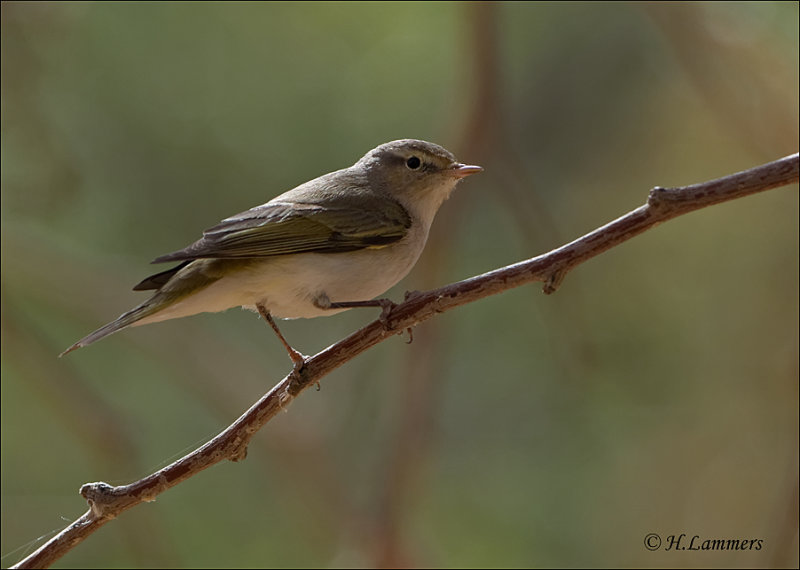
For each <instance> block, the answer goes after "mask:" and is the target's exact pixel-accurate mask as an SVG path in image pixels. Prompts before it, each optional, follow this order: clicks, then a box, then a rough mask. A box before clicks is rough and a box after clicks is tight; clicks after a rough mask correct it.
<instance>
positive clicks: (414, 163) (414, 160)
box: [406, 156, 422, 170]
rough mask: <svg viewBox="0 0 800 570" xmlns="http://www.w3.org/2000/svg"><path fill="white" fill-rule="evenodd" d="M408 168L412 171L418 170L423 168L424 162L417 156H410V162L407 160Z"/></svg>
mask: <svg viewBox="0 0 800 570" xmlns="http://www.w3.org/2000/svg"><path fill="white" fill-rule="evenodd" d="M406 166H408V167H409V168H410V169H411V170H416V169H417V168H419V167H420V166H422V161H421V160H420V159H419V157H417V156H410V157H409V158H408V160H406Z"/></svg>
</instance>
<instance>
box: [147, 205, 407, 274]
mask: <svg viewBox="0 0 800 570" xmlns="http://www.w3.org/2000/svg"><path fill="white" fill-rule="evenodd" d="M284 196H286V197H288V195H284ZM280 198H283V196H282V197H279V198H278V199H276V200H273V201H271V202H268V203H266V204H264V205H262V206H258V207H256V208H252V209H250V210H247V211H246V212H242V213H241V214H237V215H235V216H232V217H230V218H227V219H225V220H223V221H222V222H221V223H220V224H218V225H216V226H214V227H213V228H210V229H208V230H206V231H205V232H203V237H202V238H201V239H199V240H198V241H196V242H195V243H193V244H192V245H190V246H188V247H186V248H185V249H182V250H180V251H176V252H173V253H169V254H167V255H162V256H161V257H158V258H156V259H155V260H154V263H161V262H165V261H181V260H187V259H200V258H243V257H268V256H272V255H284V254H290V253H303V252H317V253H340V252H346V251H354V250H357V249H363V248H367V247H383V246H386V245H389V244H391V243H394V242H395V241H397V240H399V239H401V238H402V237H403V236H404V235H405V234H406V232H407V231H408V228H409V227H410V226H411V218H410V216H409V214H408V212H407V211H406V210H405V208H403V207H402V206H401V205H400V204H399V203H397V202H396V201H394V200H392V199H391V198H388V197H385V196H381V195H370V194H367V193H348V194H347V195H345V196H342V197H334V198H331V197H330V196H327V197H326V200H325V204H324V205H320V204H318V203H304V202H296V201H292V202H288V201H278V200H280Z"/></svg>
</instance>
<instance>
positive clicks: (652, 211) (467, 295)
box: [12, 154, 800, 568]
mask: <svg viewBox="0 0 800 570" xmlns="http://www.w3.org/2000/svg"><path fill="white" fill-rule="evenodd" d="M799 167H800V158H798V154H793V155H791V156H787V157H785V158H782V159H780V160H776V161H774V162H770V163H767V164H764V165H762V166H757V167H755V168H751V169H750V170H745V171H743V172H739V173H736V174H732V175H730V176H725V177H723V178H718V179H716V180H711V181H709V182H703V183H701V184H694V185H691V186H684V187H679V188H660V187H656V188H653V189H652V190H651V191H650V195H649V197H648V199H647V203H646V204H645V205H643V206H641V207H639V208H636V209H635V210H633V211H631V212H629V213H627V214H625V215H624V216H622V217H620V218H618V219H616V220H614V221H613V222H611V223H608V224H606V225H605V226H603V227H601V228H598V229H596V230H594V231H593V232H590V233H588V234H586V235H585V236H583V237H581V238H579V239H576V240H575V241H573V242H571V243H568V244H566V245H564V246H562V247H559V248H558V249H554V250H553V251H550V252H549V253H546V254H543V255H540V256H538V257H534V258H532V259H529V260H526V261H522V262H520V263H516V264H514V265H509V266H507V267H502V268H500V269H496V270H494V271H490V272H488V273H484V274H483V275H478V276H476V277H472V278H470V279H466V280H464V281H459V282H457V283H453V284H451V285H447V286H445V287H442V288H440V289H434V290H432V291H427V292H424V293H420V292H414V293H407V294H406V300H405V301H404V302H403V303H402V304H400V305H397V306H396V307H395V308H394V309H393V310H392V311H391V313H390V314H389V315H388V316H387V317H386V319H385V322H381V320H380V319H379V320H376V321H374V322H372V323H370V324H369V325H367V326H365V327H364V328H362V329H360V330H358V331H356V332H354V333H353V334H351V335H350V336H348V337H346V338H344V339H343V340H341V341H339V342H337V343H336V344H334V345H331V346H329V347H328V348H326V349H325V350H323V351H321V352H319V353H318V354H316V355H314V356H313V357H312V358H310V359H308V361H307V362H306V364H305V366H304V367H303V368H302V369H301V370H300V371H299V372H297V373H295V372H293V373H291V374H289V375H288V376H286V377H285V378H284V379H283V380H281V381H280V382H278V384H276V385H275V386H274V387H273V388H272V390H270V391H269V392H268V393H267V394H265V395H264V396H263V397H262V398H261V399H260V400H259V401H258V402H256V403H255V404H254V405H253V406H252V407H251V408H250V409H249V410H247V411H246V412H245V413H244V414H243V415H242V416H241V417H239V419H237V420H236V421H235V422H233V423H232V424H231V425H230V426H228V427H227V428H226V429H225V430H224V431H223V432H221V433H220V434H219V435H217V436H216V437H215V438H214V439H212V440H211V441H209V442H208V443H206V444H205V445H203V446H202V447H200V448H198V449H196V450H195V451H193V452H191V453H189V454H188V455H186V456H184V457H182V458H181V459H179V460H177V461H175V462H174V463H172V464H171V465H168V466H167V467H164V468H163V469H160V470H159V471H156V472H155V473H153V474H151V475H148V476H147V477H144V478H143V479H140V480H139V481H136V482H134V483H131V484H130V485H121V486H117V487H114V486H111V485H108V484H106V483H87V484H85V485H83V486H82V487H81V489H80V493H81V495H83V497H84V498H85V499H86V500H87V501H88V503H89V507H90V508H89V510H88V511H87V512H86V513H84V514H83V516H81V517H80V518H79V519H77V520H76V521H75V522H73V523H72V524H71V525H69V526H68V527H67V528H65V529H64V530H63V531H61V532H60V533H59V534H57V535H56V536H55V537H53V538H52V539H50V540H49V541H48V542H47V543H45V544H44V545H42V547H40V548H39V549H38V550H37V551H36V552H34V553H33V554H31V555H30V556H28V557H27V558H25V559H24V560H22V561H20V562H19V563H17V564H16V565H15V566H13V567H12V568H46V567H48V566H50V565H51V564H53V563H54V562H55V561H56V560H58V559H59V558H61V557H62V556H64V555H65V554H66V553H67V552H69V551H70V550H71V549H72V548H74V547H75V546H77V545H78V544H79V543H81V542H82V541H83V540H84V539H86V538H87V537H88V536H89V535H91V534H92V533H93V532H94V531H96V530H97V529H98V528H100V527H101V526H103V525H104V524H106V523H107V522H109V521H110V520H112V519H114V518H116V517H117V516H119V515H120V514H122V513H123V512H124V511H126V510H128V509H130V508H132V507H135V506H136V505H138V504H140V503H142V502H148V501H153V500H155V498H156V497H157V496H158V495H160V494H161V493H163V492H164V491H166V490H167V489H169V488H170V487H173V486H175V485H177V484H178V483H180V482H181V481H185V480H186V479H188V478H189V477H192V476H193V475H196V474H197V473H199V472H200V471H202V470H203V469H206V468H208V467H211V466H212V465H214V464H215V463H218V462H220V461H222V460H224V459H229V460H231V461H241V460H243V459H244V458H245V456H246V455H247V445H248V443H249V441H250V439H251V438H252V437H253V436H254V435H255V434H256V432H258V430H260V429H261V428H262V427H263V426H264V424H266V423H267V422H268V421H269V420H270V419H272V417H274V416H275V415H276V414H277V413H278V412H279V411H280V410H282V409H284V408H285V407H286V406H288V405H289V404H290V403H291V402H292V400H294V398H295V397H297V395H298V394H300V392H302V391H303V390H305V389H306V388H308V387H310V386H312V385H315V384H317V383H318V382H319V381H320V380H321V379H322V378H323V377H325V375H326V374H328V373H330V372H331V371H333V370H334V369H336V368H338V367H339V366H341V365H342V364H344V363H345V362H347V361H349V360H351V359H353V358H355V357H356V356H357V355H359V354H361V353H362V352H364V351H365V350H367V349H369V348H371V347H372V346H375V345H376V344H378V343H380V342H382V341H384V340H386V339H387V338H389V337H391V336H393V335H395V334H398V333H399V332H402V331H404V330H405V329H407V328H411V327H413V326H415V325H417V324H419V323H421V322H422V321H425V320H427V319H430V318H431V317H433V316H434V315H436V314H437V313H443V312H445V311H448V310H450V309H453V308H455V307H458V306H460V305H464V304H466V303H472V302H474V301H477V300H478V299H482V298H484V297H488V296H490V295H496V294H497V293H501V292H503V291H507V290H508V289H511V288H514V287H519V286H521V285H525V284H528V283H532V282H536V281H542V282H544V286H543V290H544V292H545V293H548V294H549V293H553V292H554V291H556V289H557V288H558V286H559V285H560V284H561V282H562V281H563V279H564V277H565V276H566V275H567V273H568V272H569V271H570V270H572V268H573V267H576V266H577V265H579V264H581V263H583V262H584V261H586V260H588V259H591V258H592V257H595V256H596V255H599V254H601V253H603V252H604V251H606V250H608V249H610V248H612V247H615V246H617V245H619V244H621V243H622V242H624V241H627V240H629V239H631V238H632V237H634V236H636V235H638V234H640V233H642V232H644V231H646V230H648V229H650V228H652V227H653V226H656V225H658V224H660V223H662V222H665V221H667V220H670V219H672V218H675V217H677V216H680V215H683V214H686V213H688V212H691V211H694V210H698V209H700V208H704V207H706V206H711V205H713V204H718V203H720V202H725V201H728V200H734V199H737V198H742V197H744V196H749V195H750V194H755V193H757V192H763V191H765V190H769V189H772V188H776V187H779V186H784V185H786V184H791V183H794V182H797V181H798V170H799Z"/></svg>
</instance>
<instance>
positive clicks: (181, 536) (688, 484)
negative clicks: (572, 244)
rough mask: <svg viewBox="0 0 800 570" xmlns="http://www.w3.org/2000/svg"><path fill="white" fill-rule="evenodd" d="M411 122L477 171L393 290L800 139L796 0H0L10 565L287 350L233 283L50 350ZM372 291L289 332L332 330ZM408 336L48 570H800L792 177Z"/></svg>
mask: <svg viewBox="0 0 800 570" xmlns="http://www.w3.org/2000/svg"><path fill="white" fill-rule="evenodd" d="M405 137H413V138H422V139H426V140H430V141H433V142H437V143H439V144H442V145H443V146H446V147H447V148H449V149H450V150H452V151H454V152H455V153H456V154H457V156H459V158H460V159H461V160H463V161H465V162H469V163H476V164H481V165H483V166H485V168H486V171H485V172H484V173H483V174H481V175H480V176H477V177H474V178H470V179H469V180H468V181H465V182H464V183H463V184H461V185H460V186H459V188H458V191H457V192H456V193H455V194H454V196H453V197H452V198H451V199H450V200H449V201H448V202H447V203H446V204H445V205H444V207H443V208H442V210H441V211H440V213H439V216H438V218H437V220H436V224H435V228H434V230H435V231H434V232H433V233H432V236H431V239H430V240H429V242H428V247H427V250H426V252H425V254H424V256H423V258H422V259H421V261H420V263H419V264H418V265H417V267H416V268H415V269H414V271H412V273H411V274H410V275H409V277H407V278H406V279H405V280H404V281H403V282H402V283H401V284H400V285H399V286H398V287H396V288H395V289H393V290H392V292H391V293H390V295H391V296H393V297H394V298H395V299H400V298H402V294H403V292H404V291H405V290H410V289H428V288H432V287H436V286H441V285H444V284H446V283H449V282H453V281H456V280H459V279H463V278H466V277H469V276H472V275H474V274H477V273H481V272H484V271H487V270H490V269H493V268H496V267H500V266H502V265H506V264H509V263H512V262H516V261H519V260H522V259H525V258H528V257H532V256H534V255H537V254H540V253H543V252H545V251H548V250H549V249H551V248H553V247H556V246H558V245H560V244H563V243H565V242H567V241H569V240H572V239H574V238H576V237H578V236H580V235H582V234H583V233H586V232H588V231H590V230H592V229H594V228H595V227H597V226H599V225H602V224H604V223H606V222H608V221H610V220H611V219H613V218H615V217H617V216H619V215H621V214H623V213H625V212H626V211H628V210H630V209H633V208H635V207H637V206H639V205H640V204H642V203H643V202H644V201H645V199H646V196H647V191H648V190H649V188H651V187H653V186H655V185H662V186H674V185H682V184H689V183H694V182H701V181H704V180H709V179H712V178H715V177H718V176H722V175H725V174H729V173H732V172H736V171H739V170H743V169H745V168H749V167H751V166H755V165H758V164H761V163H763V162H767V161H769V160H773V159H777V158H780V157H782V156H784V155H787V154H791V153H793V152H796V151H797V143H798V4H797V3H796V2H790V3H769V2H758V3H713V4H706V3H696V4H680V3H668V4H641V3H636V4H634V3H631V4H602V3H591V4H570V3H567V4H561V3H557V4H548V3H534V4H527V3H508V4H505V3H492V4H488V5H487V4H454V3H424V4H423V3H413V2H403V3H398V4H393V3H380V4H377V3H376V4H373V3H324V4H281V3H264V4H260V3H202V4H201V3H197V4H194V3H188V2H180V3H177V2H176V3H40V2H36V3H23V2H3V3H2V555H3V559H2V564H3V566H8V565H10V564H13V563H14V562H16V561H17V560H18V559H19V558H20V557H21V556H22V555H23V554H25V553H26V552H27V551H31V550H33V549H34V548H36V547H37V546H38V545H39V544H41V542H39V541H36V540H35V539H36V538H37V537H42V538H43V539H44V538H47V537H48V536H49V533H51V532H53V531H55V530H58V529H60V528H62V527H63V526H64V525H65V524H67V521H71V520H73V519H75V518H76V517H78V516H79V515H80V514H82V513H83V512H84V511H85V510H86V505H85V503H84V502H83V500H82V499H81V498H80V497H79V496H78V494H77V490H78V488H79V486H80V485H81V484H82V483H84V482H88V481H96V480H103V481H106V482H109V483H114V484H124V483H128V482H131V481H133V480H135V479H138V478H140V477H142V476H144V475H147V474H149V473H150V472H152V471H153V470H155V469H157V468H159V467H160V466H163V465H165V464H166V463H168V462H170V461H171V460H174V459H175V458H177V457H179V456H180V455H182V454H183V453H185V452H187V451H189V450H190V449H192V448H194V447H196V446H197V445H198V444H200V443H202V442H203V441H206V440H207V439H208V438H210V437H211V436H213V435H214V434H215V433H217V432H218V431H219V430H221V429H222V428H223V427H225V426H226V425H227V424H228V423H230V422H231V421H232V420H233V419H235V418H236V417H237V416H238V415H239V414H240V413H241V412H242V411H244V410H245V409H246V408H247V407H249V406H250V404H251V403H252V402H254V401H255V400H256V399H257V398H258V397H259V396H261V394H262V393H264V392H265V391H266V390H268V389H269V388H270V387H271V386H272V385H273V384H275V383H276V382H277V381H278V380H279V379H280V378H282V377H283V376H284V375H285V374H286V373H287V372H288V370H289V369H290V363H289V361H288V359H287V358H286V355H285V353H284V352H283V350H282V348H281V347H280V345H279V344H278V343H277V342H276V340H275V338H274V337H273V334H272V332H271V331H270V330H269V329H268V328H267V327H266V326H265V325H264V323H263V322H261V321H260V320H259V319H258V318H256V316H254V315H253V314H251V313H248V312H244V311H238V310H231V311H229V312H227V313H224V314H214V315H202V316H196V317H192V318H189V319H182V320H177V321H170V322H167V323H162V324H157V325H151V326H147V327H143V328H137V329H132V330H128V331H125V332H122V333H120V334H118V335H115V336H113V337H111V338H109V339H107V340H104V341H102V343H99V344H97V345H93V346H91V347H89V348H85V349H82V350H80V351H78V352H76V353H73V354H70V355H69V357H66V358H63V359H58V358H56V356H57V355H58V353H59V352H61V351H62V350H63V349H64V348H66V347H67V346H69V345H70V344H72V343H73V342H74V341H75V340H77V339H78V338H80V337H82V336H83V335H85V334H86V333H88V332H90V331H91V330H94V329H95V328H97V327H98V326H100V325H101V324H104V323H105V322H107V321H109V320H111V319H113V318H114V317H116V316H117V315H118V314H120V313H121V312H123V311H124V310H127V309H128V308H130V307H131V306H133V305H134V304H136V303H138V302H139V301H140V300H141V299H142V296H141V294H138V293H134V292H132V291H131V290H130V288H131V286H133V285H134V284H135V283H136V282H138V280H140V279H141V278H142V277H144V276H146V275H148V274H149V273H150V272H153V271H154V268H153V267H151V266H149V265H148V263H149V261H150V260H151V259H152V258H153V257H155V256H157V255H159V254H163V253H166V252H169V251H173V250H175V249H178V248H180V247H183V246H184V245H187V244H188V243H190V242H192V241H194V240H195V239H196V238H197V237H199V235H200V232H201V230H202V229H203V228H207V227H209V226H211V225H213V224H214V223H216V222H217V221H218V220H220V219H221V218H224V217H226V216H228V215H231V214H234V213H236V212H239V211H241V210H244V209H247V208H249V207H251V206H254V205H257V204H260V203H263V202H266V201H267V200H268V199H269V198H271V197H273V196H275V195H277V194H278V193H280V192H283V191H284V190H287V189H289V188H291V187H292V186H294V185H296V184H298V183H301V182H304V181H306V180H308V179H310V178H313V177H315V176H318V175H320V174H323V173H325V172H328V171H331V170H335V169H338V168H342V167H345V166H348V165H350V164H352V163H353V162H354V161H355V160H357V159H358V158H359V157H360V156H361V155H362V154H364V153H365V152H366V151H367V150H369V149H371V148H373V147H375V146H377V145H378V144H380V143H383V142H386V141H388V140H392V139H397V138H405ZM155 269H158V268H155ZM376 316H377V315H376V314H375V312H374V311H368V310H364V311H349V312H348V313H344V314H342V315H337V316H335V317H331V318H329V319H318V320H316V321H291V322H285V323H284V324H283V326H282V328H283V331H284V333H285V334H286V336H287V337H288V338H289V339H290V340H291V342H292V343H293V344H294V345H295V346H296V347H298V348H299V349H300V350H302V351H303V352H305V353H307V354H311V353H314V352H317V351H318V350H320V349H322V348H324V347H326V346H327V345H329V344H331V343H333V342H335V341H336V340H338V339H340V338H342V337H343V336H345V335H346V334H348V333H350V332H352V331H353V330H355V329H357V328H359V327H360V326H362V325H364V324H366V323H367V322H369V321H371V320H372V319H374V318H376ZM403 341H404V339H403V338H401V337H397V338H396V339H393V340H389V341H388V342H385V343H383V344H381V345H379V346H377V347H375V348H374V349H373V350H371V351H369V352H368V353H366V354H364V355H362V356H361V357H359V358H357V359H356V360H354V361H352V362H350V363H349V364H347V365H346V366H344V367H343V368H341V369H339V370H338V371H337V372H336V373H335V374H332V375H331V376H329V377H328V378H326V379H325V380H324V381H323V382H322V390H321V391H320V392H314V391H310V392H306V393H304V394H303V395H302V396H301V397H300V398H299V399H298V400H297V401H296V402H295V403H294V404H293V405H292V406H291V407H290V408H289V409H288V412H287V413H284V414H281V415H280V416H279V417H277V418H276V419H275V420H274V421H273V422H271V423H270V424H269V425H268V426H267V427H266V428H265V429H264V430H263V431H262V432H261V433H259V434H258V435H257V436H256V437H255V438H254V440H253V442H252V444H251V446H250V450H249V455H248V458H247V460H246V461H245V462H243V463H238V464H233V463H229V462H226V463H223V464H219V465H217V466H215V467H213V468H212V469H210V470H208V471H205V472H204V473H202V474H200V475H199V476H197V477H195V478H193V479H191V480H189V481H187V482H185V483H183V484H181V485H179V486H178V487H176V488H174V489H172V490H170V491H168V492H167V493H165V494H163V495H161V496H160V497H159V498H158V500H157V501H156V502H155V503H153V504H147V505H142V506H139V507H137V508H136V509H134V510H132V511H129V512H127V513H125V514H124V515H123V516H122V517H121V518H119V519H118V520H116V521H113V522H112V523H110V524H108V525H106V526H105V527H103V529H102V530H101V531H99V532H98V533H96V534H95V535H94V536H92V537H91V538H89V539H88V540H87V541H86V542H85V543H83V544H82V545H80V546H79V547H77V548H76V549H75V550H74V551H72V552H71V553H70V554H69V555H67V556H66V557H65V558H63V559H62V560H61V561H60V562H59V563H58V564H57V565H56V567H63V568H67V567H96V568H121V567H141V568H145V567H218V566H221V567H306V566H311V567H315V566H323V567H360V566H366V567H370V566H384V567H387V566H395V567H396V566H435V567H461V566H470V567H480V566H489V567H499V566H502V567H527V566H536V567H538V566H560V567H563V566H582V565H588V566H600V567H605V566H623V567H663V566H678V567H719V566H739V567H749V566H756V567H774V566H778V567H783V566H787V567H791V566H794V567H796V566H797V564H798V555H797V548H798V544H797V532H798V527H797V523H798V520H797V508H798V507H797V501H798V382H797V379H798V192H797V186H796V185H795V186H792V187H785V188H781V189H776V190H772V191H769V192H766V193H763V194H760V195H757V196H754V197H750V198H747V199H744V200H739V201H736V202H732V203H727V204H723V205H720V206H716V207H713V208H708V209H706V210H701V211H699V212H696V213H693V214H691V215H688V216H685V217H682V218H679V219H676V220H674V221H671V222H669V223H668V224H665V225H663V226H660V227H658V228H656V229H655V230H652V231H650V232H647V233H646V234H644V235H642V236H640V237H638V238H636V239H634V240H632V241H631V242H629V243H626V244H624V245H622V246H620V247H617V248H615V249H613V250H612V251H609V252H607V253H605V254H603V255H602V256H600V257H598V258H595V259H593V260H591V261H590V262H588V263H586V264H585V265H583V266H580V267H579V268H577V269H576V270H575V271H574V272H573V273H571V274H570V275H569V276H568V277H567V279H566V281H565V283H564V284H563V286H562V288H561V289H560V290H559V291H558V293H557V294H555V295H553V296H549V297H547V296H544V295H542V294H541V290H540V288H539V287H537V286H529V287H524V288H521V289H517V290H514V291H510V292H507V293H504V294H502V295H500V296H496V297H493V298H490V299H486V300H483V301H481V302H478V303H474V304H471V305H468V306H464V307H461V308H459V309H457V310H455V311H452V312H449V313H446V314H443V315H441V316H440V317H439V318H437V319H435V320H434V321H430V322H428V323H426V324H424V325H421V326H419V327H418V328H417V329H416V330H415V332H414V342H413V344H411V345H406V344H405V343H404V342H403ZM651 532H656V533H658V534H660V535H661V536H662V537H663V539H664V540H665V542H666V540H667V537H668V536H669V535H672V534H675V535H678V534H680V533H687V534H688V536H689V537H691V536H692V535H699V536H700V537H701V539H705V538H725V539H728V538H739V539H741V538H747V539H750V538H756V539H762V540H763V541H764V542H763V544H764V547H763V549H762V550H760V551H748V552H688V551H687V552H665V551H663V550H660V551H657V552H649V551H647V550H646V549H645V548H644V544H643V540H644V537H645V535H646V534H648V533H651Z"/></svg>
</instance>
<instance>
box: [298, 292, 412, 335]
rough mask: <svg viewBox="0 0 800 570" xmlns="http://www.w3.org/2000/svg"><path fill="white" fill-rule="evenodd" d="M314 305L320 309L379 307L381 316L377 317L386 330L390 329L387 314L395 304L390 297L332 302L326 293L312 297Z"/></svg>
mask: <svg viewBox="0 0 800 570" xmlns="http://www.w3.org/2000/svg"><path fill="white" fill-rule="evenodd" d="M314 305H315V306H316V307H318V308H320V309H355V308H357V307H380V308H381V316H380V317H378V318H379V319H380V321H381V324H383V327H384V328H385V329H386V330H391V327H390V326H389V314H390V313H391V312H392V310H393V309H394V308H395V307H396V306H397V303H394V302H393V301H391V300H390V299H372V300H370V301H341V302H333V301H331V300H330V299H328V297H327V295H325V296H322V295H320V296H319V297H317V298H316V299H314Z"/></svg>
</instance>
